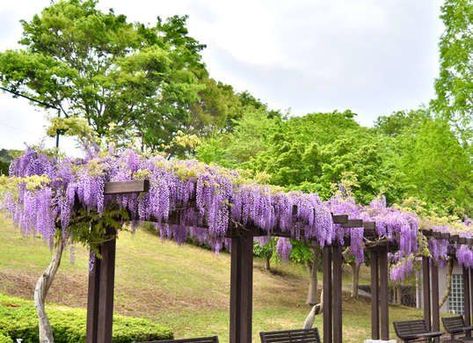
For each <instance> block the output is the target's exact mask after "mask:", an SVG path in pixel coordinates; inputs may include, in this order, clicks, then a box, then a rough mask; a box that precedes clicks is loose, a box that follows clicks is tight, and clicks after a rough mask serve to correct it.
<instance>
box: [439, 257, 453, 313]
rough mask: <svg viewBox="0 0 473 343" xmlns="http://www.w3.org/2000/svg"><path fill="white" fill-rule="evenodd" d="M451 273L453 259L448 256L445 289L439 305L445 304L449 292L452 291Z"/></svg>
mask: <svg viewBox="0 0 473 343" xmlns="http://www.w3.org/2000/svg"><path fill="white" fill-rule="evenodd" d="M452 274H453V259H452V258H450V259H449V260H448V272H447V289H445V293H444V294H443V297H442V300H440V304H439V307H442V306H443V304H445V302H446V301H447V299H448V297H449V296H450V292H451V291H452Z"/></svg>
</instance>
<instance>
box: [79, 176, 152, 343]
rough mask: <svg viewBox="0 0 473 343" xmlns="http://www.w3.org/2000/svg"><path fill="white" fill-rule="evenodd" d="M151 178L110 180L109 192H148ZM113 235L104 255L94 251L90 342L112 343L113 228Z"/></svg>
mask: <svg viewBox="0 0 473 343" xmlns="http://www.w3.org/2000/svg"><path fill="white" fill-rule="evenodd" d="M148 189H149V182H148V181H147V180H139V181H126V182H108V183H107V184H105V191H104V194H105V195H112V194H127V193H140V192H146V191H148ZM106 235H107V236H108V237H111V239H109V240H108V241H106V242H104V243H102V244H101V245H100V247H99V252H100V255H101V258H96V257H95V256H94V255H93V253H92V252H91V254H90V258H91V269H90V271H89V290H88V298H87V333H86V338H87V343H111V342H112V326H113V296H114V285H115V254H116V232H115V230H114V229H112V228H109V229H107V231H106Z"/></svg>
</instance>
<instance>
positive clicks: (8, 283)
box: [0, 217, 420, 343]
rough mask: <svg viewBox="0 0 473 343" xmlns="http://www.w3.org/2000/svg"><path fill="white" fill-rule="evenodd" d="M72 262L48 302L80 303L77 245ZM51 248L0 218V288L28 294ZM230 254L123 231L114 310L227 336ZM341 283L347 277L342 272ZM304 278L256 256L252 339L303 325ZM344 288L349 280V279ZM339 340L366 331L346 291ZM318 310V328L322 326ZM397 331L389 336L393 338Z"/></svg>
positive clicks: (399, 315)
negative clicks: (267, 267) (265, 265)
mask: <svg viewBox="0 0 473 343" xmlns="http://www.w3.org/2000/svg"><path fill="white" fill-rule="evenodd" d="M74 255H75V263H74V264H71V263H70V262H69V261H68V258H67V256H65V257H64V259H63V262H62V265H61V267H60V270H59V273H58V276H57V279H56V280H55V282H54V284H53V286H52V288H51V291H50V295H49V298H48V302H50V303H57V304H61V305H67V306H73V307H85V305H86V294H87V272H88V262H87V251H86V250H85V249H84V248H82V247H76V248H75V252H74ZM49 258H50V251H49V249H48V247H47V246H46V245H45V244H44V243H42V242H41V241H40V240H39V239H37V238H31V237H27V238H25V237H23V236H22V235H21V234H20V233H19V231H18V230H17V229H16V228H14V227H13V226H12V224H11V222H10V221H9V220H7V219H4V218H2V217H0V293H4V294H9V295H15V296H20V297H23V298H26V299H31V298H32V294H33V285H34V283H35V280H36V279H37V277H38V276H39V275H40V273H41V271H42V270H43V268H45V266H46V265H47V264H48V262H49ZM229 272H230V258H229V256H228V255H227V254H224V253H222V254H220V255H215V254H214V253H212V252H210V251H206V250H204V249H200V248H197V247H193V246H188V245H184V246H178V245H176V244H175V243H173V242H166V241H161V240H160V239H159V238H158V237H156V236H155V235H154V234H152V233H149V232H144V231H139V232H137V233H136V234H135V235H131V234H130V233H121V234H120V237H119V239H118V243H117V269H116V288H115V310H116V312H118V313H120V314H125V315H133V316H141V317H147V318H150V319H153V320H156V321H158V322H159V323H161V324H163V325H165V326H168V327H170V328H171V329H172V330H173V332H174V335H175V337H178V338H179V337H191V336H199V335H213V334H216V335H219V336H220V338H221V341H222V342H227V341H228V312H229V311H228V299H229V279H230V273H229ZM344 279H345V281H347V280H349V275H348V272H347V275H345V276H344ZM307 285H308V280H307V277H306V272H305V270H304V269H303V268H302V267H300V266H294V265H287V264H280V265H277V266H275V273H267V272H265V271H263V269H262V261H260V260H256V261H255V271H254V315H253V316H254V319H253V332H254V341H255V342H257V341H259V338H258V332H259V331H261V330H277V329H289V328H300V327H301V325H302V323H303V321H304V318H305V316H306V314H307V312H308V310H309V309H308V307H307V306H306V305H304V300H305V294H306V289H307ZM346 286H349V285H348V284H347V285H346ZM345 298H346V299H345V301H344V304H343V306H344V307H343V315H344V327H343V330H344V335H345V337H344V341H345V342H348V343H351V342H353V343H355V342H356V343H359V342H362V341H363V339H365V338H367V337H369V334H370V304H369V301H366V300H358V301H354V300H351V299H348V297H347V296H345ZM417 317H420V312H419V311H416V310H413V309H409V308H405V307H399V306H392V307H391V308H390V319H391V320H396V319H408V318H417ZM321 320H322V318H321V317H320V316H319V317H318V318H317V321H316V326H317V327H319V328H321V327H322V323H321ZM393 337H394V336H393Z"/></svg>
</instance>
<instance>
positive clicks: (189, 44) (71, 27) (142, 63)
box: [0, 0, 206, 149]
mask: <svg viewBox="0 0 473 343" xmlns="http://www.w3.org/2000/svg"><path fill="white" fill-rule="evenodd" d="M96 5H97V1H95V0H83V1H81V0H60V1H58V2H55V3H53V4H52V5H50V6H49V7H46V8H45V9H44V10H43V11H42V12H41V13H40V14H39V15H35V16H34V17H33V19H32V20H31V21H22V25H23V36H22V38H21V40H20V43H21V44H22V45H23V49H20V50H7V51H4V52H2V53H0V80H1V82H2V84H3V86H5V87H8V88H9V89H11V90H13V91H17V92H20V93H22V94H25V95H28V96H31V97H34V98H37V99H39V100H41V101H44V102H46V103H49V104H52V105H54V106H56V107H58V108H60V109H61V110H62V112H63V114H64V115H65V116H66V117H68V116H80V117H84V118H86V119H87V121H88V123H89V125H91V126H92V127H93V128H94V130H95V131H96V132H97V134H98V135H99V136H100V137H102V136H104V135H105V133H106V132H107V130H108V129H109V126H110V125H111V124H113V125H116V126H122V127H128V128H133V129H134V130H135V132H136V135H139V136H140V137H142V139H143V142H144V144H145V145H146V146H148V147H150V148H152V149H157V148H159V147H160V146H161V145H163V144H164V145H165V144H168V143H169V142H170V141H171V140H172V138H173V134H174V132H176V131H178V130H179V129H182V128H185V127H186V125H188V123H189V116H190V107H191V105H192V104H193V103H194V102H195V101H197V99H198V92H199V91H200V90H201V89H202V88H203V87H204V86H203V85H201V84H200V83H199V81H198V80H199V78H202V77H204V76H205V75H206V70H205V68H204V65H203V63H202V62H201V56H200V51H201V50H202V49H203V47H204V46H203V45H201V44H199V43H198V42H197V41H196V40H195V39H193V38H192V37H190V36H188V34H187V29H186V17H178V16H175V17H171V18H169V19H167V20H165V21H163V20H161V19H159V18H158V21H157V23H156V24H155V25H154V26H146V25H144V24H141V23H130V22H128V21H127V18H126V17H125V16H124V15H117V14H115V13H114V12H113V10H110V11H109V12H106V13H105V12H102V11H100V10H99V9H97V6H96Z"/></svg>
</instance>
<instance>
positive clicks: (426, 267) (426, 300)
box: [422, 256, 432, 330]
mask: <svg viewBox="0 0 473 343" xmlns="http://www.w3.org/2000/svg"><path fill="white" fill-rule="evenodd" d="M422 287H423V292H422V293H423V294H422V297H423V307H424V320H425V323H426V325H427V329H428V330H430V329H431V328H432V325H431V324H432V322H431V318H432V317H431V312H430V308H431V306H430V258H429V257H428V256H423V257H422Z"/></svg>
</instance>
